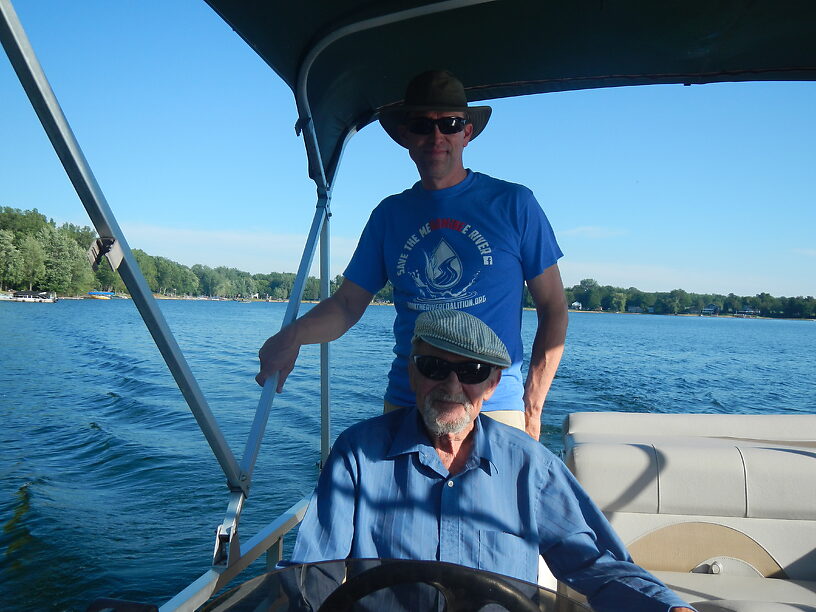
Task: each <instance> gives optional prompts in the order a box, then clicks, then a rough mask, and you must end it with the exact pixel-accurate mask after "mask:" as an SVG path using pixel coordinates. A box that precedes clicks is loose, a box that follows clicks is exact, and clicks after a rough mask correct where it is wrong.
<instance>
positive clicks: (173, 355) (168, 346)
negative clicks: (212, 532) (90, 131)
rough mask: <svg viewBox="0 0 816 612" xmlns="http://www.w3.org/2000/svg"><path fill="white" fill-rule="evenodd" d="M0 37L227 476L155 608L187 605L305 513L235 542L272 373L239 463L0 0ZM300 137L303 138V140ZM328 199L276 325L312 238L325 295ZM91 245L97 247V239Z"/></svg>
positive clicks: (302, 268) (326, 423) (294, 302)
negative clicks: (205, 566)
mask: <svg viewBox="0 0 816 612" xmlns="http://www.w3.org/2000/svg"><path fill="white" fill-rule="evenodd" d="M0 42H2V45H3V48H4V50H5V53H6V55H7V56H8V58H9V60H10V62H11V64H12V67H13V68H14V70H15V72H16V73H17V76H18V78H19V79H20V83H21V84H22V86H23V89H24V90H25V92H26V94H27V95H28V98H29V100H30V102H31V105H32V108H33V109H34V111H35V112H36V113H37V116H38V118H39V120H40V122H41V123H42V125H43V128H44V129H45V132H46V134H47V135H48V138H49V140H50V141H51V144H52V146H53V147H54V150H55V152H56V153H57V156H58V157H59V159H60V162H61V163H62V165H63V167H64V168H65V171H66V173H67V175H68V178H69V179H70V180H71V183H72V184H73V186H74V189H75V190H76V192H77V195H78V196H79V199H80V200H81V202H82V204H83V206H84V207H85V210H86V212H87V213H88V216H89V217H90V220H91V222H92V223H93V225H94V227H95V228H96V231H97V233H98V234H99V237H100V238H99V241H101V243H102V244H104V245H106V246H105V248H104V249H103V250H102V252H99V254H98V256H99V258H100V259H101V257H103V256H104V257H106V258H107V260H108V262H109V263H110V264H111V267H112V268H113V269H114V270H116V271H117V272H118V273H119V275H120V276H121V278H122V281H123V282H124V284H125V286H126V287H127V289H128V291H129V292H130V295H131V297H132V298H133V301H134V303H135V304H136V307H137V309H138V311H139V314H140V315H141V317H142V319H143V320H144V322H145V325H146V326H147V328H148V331H149V332H150V334H151V336H152V337H153V341H154V342H155V343H156V346H157V347H158V349H159V351H160V353H161V355H162V357H163V358H164V361H165V363H166V364H167V367H168V368H169V370H170V372H171V374H172V375H173V378H174V379H175V381H176V384H177V385H178V387H179V389H180V390H181V392H182V395H183V396H184V399H185V400H186V402H187V405H188V406H189V408H190V411H191V412H192V414H193V416H194V417H195V419H196V422H197V423H198V425H199V427H200V428H201V430H202V432H203V433H204V436H205V438H206V440H207V442H208V443H209V445H210V447H211V448H212V451H213V454H214V455H215V457H216V460H217V461H218V463H219V465H220V466H221V469H222V470H223V472H224V474H225V475H226V477H227V484H228V488H229V500H228V504H227V511H226V513H225V518H224V521H223V522H222V524H221V525H220V526H219V527H218V529H217V534H216V540H215V546H214V552H213V559H212V565H211V568H210V570H209V571H207V572H206V573H205V574H203V575H202V576H201V577H200V578H199V579H198V580H196V581H195V582H194V583H193V584H191V585H190V586H189V587H188V588H187V589H185V590H184V591H182V592H181V593H179V595H177V596H176V597H174V598H173V599H171V600H170V601H168V602H167V603H166V604H165V605H163V606H162V607H161V610H162V611H164V612H168V611H169V610H193V609H195V608H196V607H198V606H199V605H201V604H202V603H203V602H205V601H206V600H207V599H208V598H209V597H210V596H211V595H212V594H213V593H214V592H215V591H216V590H218V589H219V588H221V587H222V586H224V585H226V584H227V583H228V582H229V581H230V580H231V579H232V578H234V577H235V576H236V575H237V574H239V573H240V572H241V571H242V570H243V569H245V568H246V567H247V566H248V565H249V564H250V563H251V562H253V561H255V560H256V559H257V558H258V557H260V556H261V555H262V554H263V553H264V552H268V562H270V563H272V564H274V563H276V562H277V561H278V560H279V559H280V558H281V554H282V542H283V536H284V535H285V534H286V533H287V532H289V531H291V530H292V529H293V528H294V527H295V526H297V524H298V523H299V522H300V521H301V519H302V518H303V514H304V513H305V511H306V506H307V503H308V500H307V499H303V500H301V501H299V502H298V503H297V504H295V505H294V506H292V507H291V508H289V510H287V511H286V512H284V513H283V514H282V515H281V516H279V517H278V518H277V519H275V520H274V521H273V522H272V523H270V524H269V525H267V527H265V528H264V529H262V530H261V531H260V532H259V533H258V534H256V535H255V536H254V537H252V538H251V539H250V540H248V541H247V542H246V543H245V544H243V545H242V544H241V543H240V540H239V537H238V525H239V522H240V516H241V510H242V509H243V505H244V502H245V501H246V499H247V497H248V495H249V491H250V487H251V480H252V472H253V469H254V467H255V462H256V460H257V457H258V453H259V450H260V445H261V441H262V439H263V435H264V431H265V429H266V424H267V421H268V419H269V414H270V411H271V408H272V403H273V400H274V396H275V389H276V387H277V381H278V376H277V375H275V376H272V377H270V378H268V379H267V380H266V383H265V384H264V387H263V389H262V391H261V396H260V400H259V402H258V407H257V409H256V412H255V417H254V420H253V423H252V426H251V430H250V433H249V435H248V438H247V442H246V446H245V449H244V454H243V456H242V459H241V461H240V462H239V461H238V460H237V459H236V457H235V455H234V454H233V452H232V449H231V448H230V446H229V444H228V443H227V441H226V438H225V437H224V435H223V432H222V430H221V427H220V426H219V424H218V421H217V419H216V418H215V415H214V414H213V413H212V411H211V410H210V408H209V405H208V403H207V400H206V398H205V397H204V394H203V392H202V390H201V388H200V386H199V384H198V382H197V381H196V379H195V377H194V376H193V373H192V370H191V369H190V367H189V364H188V363H187V360H186V359H185V357H184V355H183V353H182V351H181V348H180V347H179V345H178V342H177V341H176V339H175V337H174V336H173V333H172V331H171V330H170V327H169V325H168V324H167V321H166V319H165V318H164V315H163V314H162V312H161V310H160V309H159V307H158V303H157V300H156V299H155V298H154V296H153V293H152V291H151V290H150V287H149V286H148V284H147V281H146V280H145V278H144V275H143V274H142V271H141V269H140V268H139V265H138V262H137V261H136V258H135V257H134V256H133V253H132V252H131V250H130V247H129V245H128V243H127V241H126V239H125V236H124V234H123V232H122V230H121V229H120V227H119V224H118V223H117V221H116V219H115V217H114V215H113V212H112V210H111V209H110V207H109V205H108V202H107V200H106V199H105V196H104V194H103V193H102V190H101V189H100V187H99V184H98V183H97V181H96V178H95V177H94V175H93V172H92V171H91V169H90V166H89V165H88V162H87V160H86V159H85V156H84V154H83V153H82V150H81V148H80V146H79V143H78V142H77V140H76V138H75V136H74V133H73V131H72V130H71V127H70V125H69V123H68V121H67V119H66V118H65V115H64V114H63V112H62V109H61V107H60V105H59V102H58V101H57V98H56V96H55V94H54V92H53V90H52V89H51V86H50V84H49V82H48V79H47V78H46V76H45V73H44V71H43V69H42V67H41V65H40V63H39V61H38V59H37V57H36V55H35V53H34V50H33V48H32V47H31V44H30V41H29V39H28V37H27V35H26V33H25V31H24V29H23V27H22V24H21V23H20V20H19V18H18V16H17V14H16V12H15V10H14V8H13V6H12V4H11V1H10V0H0ZM312 137H313V135H312ZM307 140H309V138H308V137H307ZM329 201H330V190H329V189H327V188H321V189H319V190H318V199H317V205H316V210H315V215H314V219H313V221H312V225H311V229H310V231H309V235H308V238H307V241H306V246H305V248H304V251H303V255H302V257H301V261H300V264H299V267H298V272H297V276H296V279H295V283H294V287H293V290H292V292H291V295H290V298H289V303H288V306H287V309H286V313H285V315H284V318H283V322H282V324H281V327H283V326H285V325H288V324H289V323H291V322H292V321H294V320H295V319H296V318H297V314H298V310H299V307H300V303H301V300H302V298H303V293H304V290H305V287H306V280H307V277H308V273H309V269H310V268H311V265H312V262H313V260H314V255H315V253H316V251H317V245H318V242H319V243H320V277H321V278H320V298H321V299H325V298H326V297H328V295H329V287H330V281H329V279H330V276H329V223H328V222H329V217H330V213H329ZM94 246H95V247H97V249H98V244H97V245H94ZM328 359H329V347H328V345H327V344H324V345H322V346H321V358H320V364H321V375H320V386H321V459H322V460H325V458H326V457H327V456H328V452H329V446H330V437H329V432H330V409H329V375H328V372H329V368H328Z"/></svg>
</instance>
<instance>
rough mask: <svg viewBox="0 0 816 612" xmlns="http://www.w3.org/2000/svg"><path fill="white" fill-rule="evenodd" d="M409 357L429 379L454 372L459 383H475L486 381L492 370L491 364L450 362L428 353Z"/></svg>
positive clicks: (443, 377)
mask: <svg viewBox="0 0 816 612" xmlns="http://www.w3.org/2000/svg"><path fill="white" fill-rule="evenodd" d="M411 358H412V359H413V360H414V365H416V368H417V370H419V373H420V374H422V375H423V376H424V377H425V378H430V379H431V380H445V379H446V378H447V377H448V376H449V375H450V373H451V372H456V377H457V378H458V379H459V382H460V383H463V384H465V385H476V384H478V383H481V382H484V381H486V380H487V377H488V376H490V372H492V371H493V366H492V365H490V364H488V363H480V362H478V361H462V362H460V363H451V362H450V361H445V360H444V359H440V358H439V357H432V356H430V355H412V356H411Z"/></svg>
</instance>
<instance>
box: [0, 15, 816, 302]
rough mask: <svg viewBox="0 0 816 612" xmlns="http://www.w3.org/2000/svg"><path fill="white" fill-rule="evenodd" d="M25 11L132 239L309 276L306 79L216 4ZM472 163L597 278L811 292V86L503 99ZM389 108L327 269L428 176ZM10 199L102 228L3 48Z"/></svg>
mask: <svg viewBox="0 0 816 612" xmlns="http://www.w3.org/2000/svg"><path fill="white" fill-rule="evenodd" d="M14 6H15V8H16V10H17V12H18V14H19V16H20V19H21V21H22V23H23V26H24V27H25V28H26V31H27V33H28V35H29V37H30V39H31V42H32V45H33V46H34V49H35V51H36V53H37V55H38V57H39V59H40V62H41V63H42V65H43V68H44V69H45V72H46V74H47V75H48V78H49V80H50V82H51V85H52V87H53V88H54V90H55V92H56V94H57V98H58V99H59V100H60V103H61V104H62V107H63V110H64V112H65V114H66V116H67V118H68V120H69V122H70V123H71V126H72V128H73V130H74V132H75V134H76V136H77V139H78V140H79V143H80V145H81V146H82V148H83V151H84V152H85V155H86V157H87V158H88V160H89V163H90V165H91V168H92V169H93V171H94V173H95V175H96V178H97V180H98V182H99V184H100V186H101V187H102V190H103V192H104V193H105V195H106V197H107V199H108V202H109V203H110V205H111V208H112V209H113V211H114V213H115V214H116V216H117V219H118V220H119V223H120V225H121V226H122V228H123V230H124V232H125V236H126V238H127V240H128V242H129V243H130V245H131V247H134V248H141V249H144V250H145V251H147V252H149V253H151V254H153V255H162V256H165V257H169V258H171V259H174V260H176V261H179V262H181V263H184V264H187V265H192V264H194V263H203V264H207V265H211V266H216V265H227V266H232V267H237V268H240V269H243V270H248V271H250V272H269V271H273V270H274V271H294V270H295V269H296V266H297V262H298V260H299V258H300V253H301V250H302V248H303V244H304V241H305V234H306V232H307V231H308V227H309V224H310V222H311V218H312V215H313V212H314V200H315V188H314V185H313V184H312V183H311V181H309V179H308V178H307V175H306V155H305V151H304V148H303V143H302V141H301V140H300V139H299V138H298V137H296V135H295V133H294V129H293V125H294V123H295V119H296V112H295V107H294V102H293V99H292V96H291V92H290V91H289V90H288V88H286V86H285V85H284V84H283V83H282V82H281V81H280V80H279V79H278V77H277V76H276V75H275V74H274V72H272V71H271V70H270V69H269V68H268V67H267V66H266V65H265V64H264V63H263V62H262V61H261V60H260V59H259V58H258V57H257V56H256V55H255V54H254V53H253V52H252V51H251V50H250V49H249V48H248V47H247V46H246V45H245V44H244V43H243V42H242V41H241V40H240V39H239V38H238V37H237V35H235V34H234V33H233V32H232V31H231V30H230V29H229V27H227V26H226V24H224V23H223V22H222V21H221V20H220V19H219V18H218V17H217V16H216V15H215V14H214V13H213V12H212V11H211V10H210V9H209V7H208V6H207V5H205V4H204V3H203V2H194V1H192V0H171V1H167V2H158V1H139V2H137V1H134V0H117V1H116V2H110V1H102V0H82V2H54V1H51V2H46V1H43V0H16V1H15V2H14ZM491 105H492V106H493V107H494V113H493V118H492V119H491V122H490V124H489V126H488V128H487V130H486V131H485V132H484V133H483V134H482V135H481V136H480V137H479V138H478V139H477V140H476V141H474V142H473V143H472V145H471V146H469V147H468V148H467V149H466V151H465V162H466V165H468V166H469V167H471V168H473V169H475V170H479V171H482V172H487V173H489V174H492V175H494V176H497V177H499V178H504V179H507V180H511V181H516V182H520V183H523V184H525V185H527V186H528V187H530V188H531V189H532V190H533V191H534V192H535V194H536V196H537V197H538V199H539V202H540V203H541V205H542V207H543V208H544V210H545V212H546V213H547V215H548V217H549V219H550V221H551V223H552V225H553V227H554V229H555V231H556V235H557V237H558V239H559V243H560V244H561V247H562V249H563V251H564V253H565V257H564V258H563V259H562V260H561V263H560V267H561V271H562V276H563V278H564V283H565V285H567V286H571V285H574V284H576V283H578V282H579V281H580V280H581V279H583V278H594V279H596V280H597V281H598V282H600V283H601V284H610V285H617V286H623V287H630V286H634V287H637V288H639V289H642V290H645V291H668V290H671V289H675V288H682V289H686V290H688V291H693V292H698V293H703V292H717V293H729V292H734V293H736V294H738V295H753V294H755V293H758V292H760V291H767V292H769V293H771V294H772V295H777V296H779V295H786V296H793V295H816V274H815V273H814V267H816V237H814V234H815V233H816V232H814V230H815V229H816V206H814V199H816V198H814V194H816V178H814V177H816V172H814V171H813V162H814V142H816V114H814V113H813V110H812V109H813V108H815V107H816V84H814V83H741V84H717V85H706V86H694V87H683V86H653V87H639V88H615V89H604V90H590V91H582V92H568V93H559V94H548V95H540V96H534V97H526V98H520V99H513V100H498V101H495V102H492V103H491ZM416 178H417V177H416V170H415V168H414V166H413V164H412V163H411V161H410V159H409V158H408V156H407V154H406V153H405V152H404V150H403V149H401V148H399V147H398V146H396V145H395V144H394V143H393V142H391V141H390V139H389V138H388V137H387V136H386V135H385V133H384V132H383V131H382V130H381V129H380V128H379V126H377V125H372V126H369V127H367V128H366V129H364V130H363V131H362V132H361V133H360V134H359V135H357V136H356V137H355V138H354V139H352V141H351V143H350V144H349V146H348V148H347V150H346V153H345V155H344V159H343V165H342V167H341V170H340V174H339V177H338V180H337V183H336V186H335V191H334V199H333V203H332V210H333V213H334V215H333V217H332V236H333V239H332V272H333V274H336V273H340V272H342V270H343V268H344V266H345V264H346V263H347V261H348V259H349V257H350V255H351V252H352V251H353V249H354V246H355V244H356V241H357V238H358V237H359V234H360V231H361V230H362V227H363V225H364V224H365V221H366V219H367V217H368V214H369V213H370V211H371V209H372V208H373V207H374V206H375V205H376V203H377V202H379V200H381V199H382V198H383V197H385V196H386V195H388V194H390V193H394V192H397V191H401V190H402V189H404V188H406V187H408V186H410V185H411V184H412V183H413V182H414V181H415V180H416ZM0 205H2V206H12V207H15V208H22V209H30V208H37V209H39V210H40V211H41V212H43V213H44V214H46V215H47V216H49V217H53V218H54V219H55V220H56V221H57V222H58V223H62V222H64V221H70V222H72V223H77V224H81V225H90V222H89V220H88V218H87V216H86V214H85V211H84V209H83V208H82V205H81V203H80V202H79V199H78V198H77V196H76V194H75V193H74V191H73V189H72V187H71V185H70V183H69V181H68V179H67V178H66V176H65V173H64V171H63V170H62V167H61V166H60V164H59V162H58V160H57V158H56V155H55V154H54V152H53V150H52V149H51V147H50V144H49V142H48V140H47V138H46V136H45V134H44V132H43V130H42V127H41V126H40V124H39V122H38V121H37V119H36V116H35V115H34V112H33V111H32V110H31V108H30V106H29V104H28V100H27V98H26V97H25V95H24V93H23V91H22V88H21V87H20V84H19V81H18V80H17V78H16V76H15V75H14V73H13V71H12V69H11V67H10V65H9V63H8V61H7V60H6V58H5V57H4V56H3V57H1V58H0Z"/></svg>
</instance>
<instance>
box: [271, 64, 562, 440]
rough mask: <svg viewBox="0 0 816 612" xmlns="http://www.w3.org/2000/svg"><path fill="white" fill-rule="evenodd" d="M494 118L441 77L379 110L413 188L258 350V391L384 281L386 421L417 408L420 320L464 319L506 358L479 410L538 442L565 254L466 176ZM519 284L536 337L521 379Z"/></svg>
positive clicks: (492, 182) (477, 177)
mask: <svg viewBox="0 0 816 612" xmlns="http://www.w3.org/2000/svg"><path fill="white" fill-rule="evenodd" d="M490 113H491V109H490V107H489V106H475V107H473V106H468V104H467V98H466V96H465V90H464V87H463V85H462V83H461V82H460V81H459V80H458V79H457V78H456V77H454V76H453V75H452V74H450V73H449V72H446V71H439V70H434V71H429V72H425V73H423V74H420V75H419V76H417V77H415V78H414V79H413V80H412V81H411V83H410V84H409V85H408V88H407V90H406V93H405V100H404V103H403V104H402V105H400V106H398V107H395V108H392V109H388V110H387V111H383V112H381V114H380V123H381V124H382V126H383V128H384V129H385V131H386V132H387V133H388V135H389V136H391V138H393V139H394V140H395V141H396V142H397V143H398V144H399V145H401V146H403V147H405V148H406V149H407V150H408V154H409V155H410V156H411V159H412V160H413V161H414V163H415V164H416V167H417V171H418V172H419V177H420V180H419V182H418V183H416V184H415V185H414V186H413V187H412V188H410V189H408V190H406V191H404V192H402V193H400V194H397V195H393V196H391V197H388V198H386V199H385V200H383V201H382V202H381V203H380V204H379V206H377V208H375V209H374V211H373V212H372V214H371V217H370V218H369V221H368V223H367V224H366V227H365V229H364V230H363V234H362V236H361V238H360V242H359V244H358V246H357V250H356V251H355V253H354V255H353V256H352V259H351V262H350V263H349V266H348V268H346V271H345V273H344V277H345V279H344V281H343V283H342V285H341V286H340V288H339V289H338V290H337V291H336V292H335V293H334V295H332V297H331V298H329V299H327V300H324V301H323V302H321V303H320V304H319V305H317V306H316V307H315V308H313V309H312V310H311V311H310V312H308V313H307V314H306V315H304V316H303V317H301V318H300V319H298V320H297V321H295V322H294V323H292V324H291V325H289V326H287V327H286V328H284V329H282V330H281V331H280V332H279V333H277V334H276V335H274V336H272V337H271V338H269V339H268V340H267V341H266V342H265V343H264V345H263V347H261V350H260V351H259V358H260V361H261V367H260V372H259V374H258V375H257V376H256V380H257V381H258V383H259V384H263V383H264V381H265V380H266V378H267V377H268V376H271V375H272V374H274V373H275V372H277V371H280V377H279V379H278V389H277V390H278V392H280V391H281V390H282V389H283V384H284V381H285V380H286V377H287V376H288V375H289V373H290V372H291V371H292V368H293V367H294V364H295V360H296V358H297V355H298V351H299V349H300V347H301V346H302V345H304V344H315V343H320V342H327V341H330V340H334V339H336V338H338V337H340V336H341V335H343V334H344V333H345V332H346V331H347V330H348V329H349V328H350V327H351V326H352V325H354V324H355V323H356V322H357V321H358V320H359V318H360V317H361V316H362V314H363V312H364V310H365V308H366V306H368V304H369V303H370V301H371V299H372V297H373V296H374V294H375V293H376V292H377V291H379V290H380V289H381V288H382V287H383V286H384V285H385V283H386V281H389V280H390V281H391V283H392V285H393V287H394V304H395V307H396V311H397V316H396V320H395V322H394V336H395V339H396V345H395V347H394V353H395V354H396V357H395V359H394V361H393V363H392V367H391V372H390V373H389V376H388V388H387V390H386V393H385V406H386V411H388V410H390V409H393V408H399V407H404V406H412V405H413V402H414V394H413V393H412V392H411V388H410V384H409V382H408V378H407V372H408V355H409V354H410V350H411V336H412V331H413V327H414V322H415V321H416V318H417V316H418V315H419V314H420V313H422V312H426V311H432V310H443V309H455V310H464V311H466V312H468V313H470V314H472V315H474V316H476V317H478V318H479V319H481V320H483V321H484V322H486V323H487V324H488V325H489V326H490V327H491V328H492V329H494V330H495V331H496V333H497V334H498V335H499V337H500V338H501V339H502V341H503V342H504V344H505V345H506V346H507V347H508V349H509V352H510V356H511V359H512V364H511V366H510V367H509V368H508V369H507V370H506V371H505V372H504V376H503V377H502V380H501V384H500V385H499V386H498V387H497V389H496V391H495V393H494V394H493V397H492V398H491V399H490V401H489V402H486V403H485V405H484V407H483V408H482V411H483V412H484V413H485V414H487V415H488V416H491V417H493V418H495V419H496V420H500V421H503V422H505V423H507V424H510V425H513V426H515V427H518V428H519V429H523V430H525V431H526V432H527V433H528V434H530V436H532V437H533V438H534V439H536V440H537V439H538V438H539V435H540V430H541V409H542V406H543V404H544V400H545V398H546V395H547V392H548V390H549V388H550V385H551V383H552V380H553V378H554V376H555V372H556V369H557V368H558V363H559V361H560V360H561V355H562V353H563V350H564V339H565V336H566V329H567V307H566V302H565V299H564V289H563V285H562V282H561V274H560V272H559V270H558V265H557V261H558V259H559V258H560V257H561V255H562V253H561V250H560V248H559V247H558V244H557V243H556V241H555V236H554V235H553V231H552V228H551V227H550V224H549V222H548V221H547V218H546V216H545V215H544V213H543V211H542V210H541V207H540V206H539V205H538V203H537V202H536V200H535V197H534V196H533V194H532V192H531V191H530V190H529V189H527V188H526V187H523V186H521V185H516V184H513V183H507V182H505V181H500V180H498V179H494V178H491V177H489V176H487V175H485V174H481V173H477V172H472V171H471V170H469V169H466V168H465V167H464V163H463V161H462V153H463V151H464V148H465V147H466V146H467V145H468V144H469V143H470V141H471V140H473V139H474V138H476V137H477V136H478V135H479V134H480V133H481V132H482V130H483V129H484V127H485V125H486V124H487V121H488V119H489V118H490ZM525 282H526V283H527V287H528V288H529V290H530V293H531V295H532V297H533V300H534V302H535V305H536V312H537V316H538V328H537V331H536V335H535V339H534V341H533V346H532V351H531V356H530V366H529V368H528V374H527V379H526V381H522V375H521V364H522V361H523V358H524V354H523V347H522V342H521V306H522V290H523V286H524V283H525Z"/></svg>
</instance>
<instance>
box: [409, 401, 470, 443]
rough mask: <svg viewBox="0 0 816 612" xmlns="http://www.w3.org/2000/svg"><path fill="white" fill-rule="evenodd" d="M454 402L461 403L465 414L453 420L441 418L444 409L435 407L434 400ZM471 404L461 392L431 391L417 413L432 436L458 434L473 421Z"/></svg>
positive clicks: (444, 412)
mask: <svg viewBox="0 0 816 612" xmlns="http://www.w3.org/2000/svg"><path fill="white" fill-rule="evenodd" d="M436 401H444V402H456V403H459V404H462V405H463V406H464V408H465V414H463V415H462V416H461V417H459V418H457V419H454V420H452V421H451V420H442V419H443V416H444V415H445V414H446V411H441V410H438V409H437V408H436V406H435V405H434V402H436ZM473 412H474V407H473V404H472V403H470V401H469V400H468V398H467V397H466V396H465V395H464V394H463V393H459V394H454V395H451V394H448V393H444V392H441V391H431V393H429V394H428V395H427V396H426V397H425V402H424V405H423V406H421V407H420V408H419V413H420V414H421V415H422V420H423V421H424V423H425V427H427V428H428V431H429V432H430V433H431V435H433V436H441V435H445V434H458V433H460V432H461V431H464V429H465V428H466V427H467V426H468V425H470V424H471V423H472V422H473V418H474V417H473Z"/></svg>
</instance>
